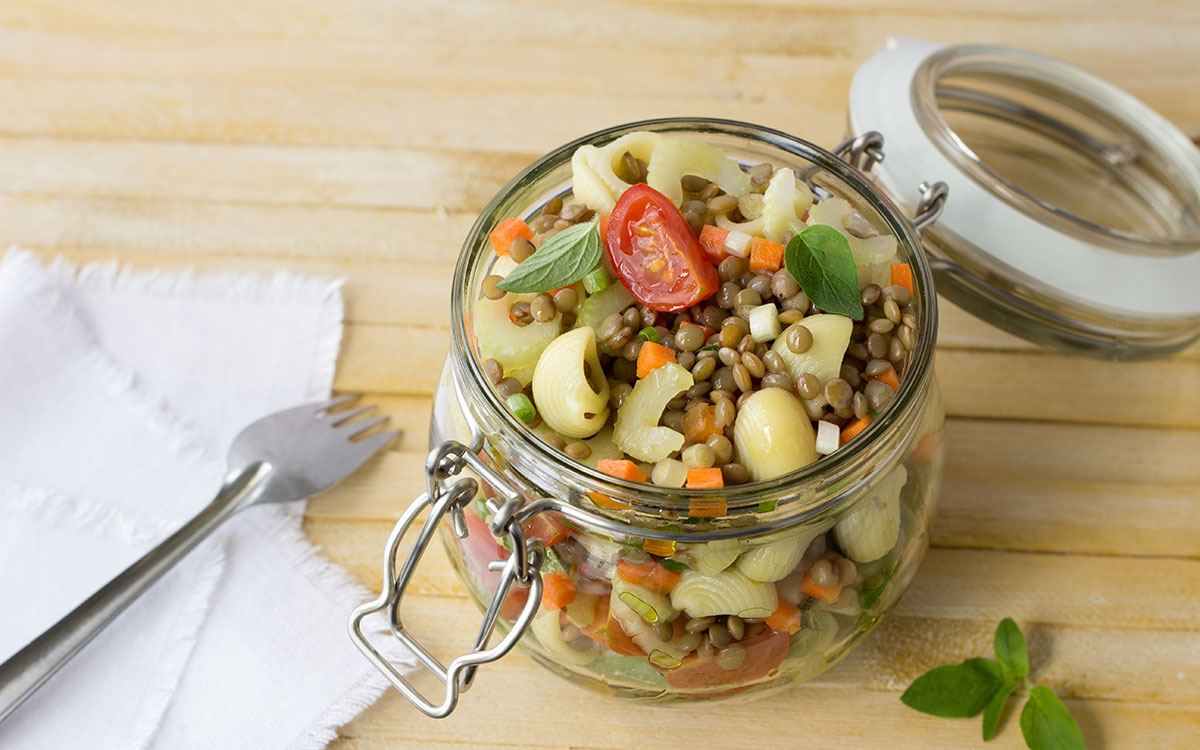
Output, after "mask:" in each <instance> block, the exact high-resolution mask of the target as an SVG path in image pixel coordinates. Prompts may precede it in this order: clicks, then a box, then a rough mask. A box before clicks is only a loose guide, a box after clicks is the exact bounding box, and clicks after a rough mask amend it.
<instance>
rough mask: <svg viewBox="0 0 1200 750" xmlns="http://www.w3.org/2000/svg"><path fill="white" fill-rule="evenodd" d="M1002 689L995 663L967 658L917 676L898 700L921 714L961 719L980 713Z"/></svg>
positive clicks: (1001, 680)
mask: <svg viewBox="0 0 1200 750" xmlns="http://www.w3.org/2000/svg"><path fill="white" fill-rule="evenodd" d="M1003 686H1004V680H1003V678H1002V677H1001V672H1000V665H999V664H997V663H996V662H994V661H992V660H991V659H967V660H966V661H964V662H963V663H962V664H947V665H946V666H942V667H936V668H935V669H931V670H930V671H928V672H926V673H925V674H923V675H921V676H920V677H918V678H917V679H916V680H914V681H913V684H911V685H909V686H908V690H905V691H904V695H902V696H900V700H902V701H904V705H906V706H908V707H909V708H915V709H916V710H918V711H921V712H922V713H927V714H933V715H934V716H941V717H943V718H947V719H961V718H966V717H968V716H975V715H976V714H978V713H979V712H980V711H982V710H983V709H984V707H985V706H986V705H987V704H988V703H989V702H990V701H991V700H992V698H993V697H994V696H995V695H996V693H997V692H999V690H1000V689H1001V688H1002V687H1003Z"/></svg>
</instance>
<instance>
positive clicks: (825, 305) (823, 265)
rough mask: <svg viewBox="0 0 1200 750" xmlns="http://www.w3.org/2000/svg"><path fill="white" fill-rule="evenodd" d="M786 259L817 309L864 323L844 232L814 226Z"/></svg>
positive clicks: (793, 241) (796, 240) (794, 244)
mask: <svg viewBox="0 0 1200 750" xmlns="http://www.w3.org/2000/svg"><path fill="white" fill-rule="evenodd" d="M783 258H784V263H785V265H786V266H787V270H788V273H790V274H791V275H792V277H793V278H794V279H796V281H798V282H799V283H800V286H801V288H803V289H804V293H805V294H807V295H808V298H809V299H811V300H812V301H813V302H814V303H816V305H817V306H818V307H820V308H821V309H822V310H824V311H826V312H831V313H837V314H839V315H845V316H847V317H849V318H852V319H854V320H862V319H863V307H862V298H861V297H860V296H859V292H858V269H857V268H856V267H855V265H854V254H853V253H851V252H850V243H849V242H847V241H846V238H845V237H844V236H843V235H842V233H841V232H839V231H837V230H836V229H834V228H833V227H827V226H825V225H824V224H814V225H813V226H811V227H808V228H807V229H805V230H803V231H802V232H800V233H799V234H797V235H796V236H795V237H792V239H791V240H789V241H788V244H787V250H786V251H785V252H784V256H783ZM526 262H528V261H526ZM501 288H502V289H503V288H504V286H503V285H501Z"/></svg>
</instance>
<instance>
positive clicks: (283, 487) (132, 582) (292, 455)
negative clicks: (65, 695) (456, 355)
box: [0, 395, 399, 721]
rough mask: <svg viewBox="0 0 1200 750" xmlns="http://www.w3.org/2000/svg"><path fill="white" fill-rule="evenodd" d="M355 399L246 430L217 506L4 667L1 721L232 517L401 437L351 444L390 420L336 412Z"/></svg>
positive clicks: (338, 471)
mask: <svg viewBox="0 0 1200 750" xmlns="http://www.w3.org/2000/svg"><path fill="white" fill-rule="evenodd" d="M357 399H358V396H356V395H348V396H341V397H338V398H335V399H332V400H330V401H326V402H323V403H315V404H306V405H304V406H297V407H295V408H292V409H286V410H284V411H280V412H276V413H274V414H271V415H269V416H266V417H263V418H262V419H260V420H258V421H257V422H254V423H253V424H251V425H250V426H249V427H247V428H245V429H244V430H242V431H241V433H239V434H238V436H237V437H236V438H234V441H233V445H232V446H231V447H230V449H229V456H228V473H227V474H226V478H225V483H224V485H223V486H222V487H221V489H220V491H219V492H217V496H216V497H215V498H214V499H213V501H212V502H211V503H209V504H208V505H207V506H206V507H205V508H204V509H203V510H201V511H200V512H199V513H197V514H196V516H195V517H194V518H192V520H190V521H188V522H187V523H186V524H185V525H184V526H183V528H181V529H179V531H176V532H175V533H174V534H172V535H171V536H169V537H167V538H166V539H165V540H163V541H162V542H161V543H160V544H159V545H158V546H157V547H155V548H154V549H152V550H150V551H149V552H147V553H146V554H145V555H144V556H142V558H141V559H140V560H138V561H137V562H135V563H133V564H132V565H130V566H129V567H128V568H126V569H125V570H124V572H122V573H121V574H119V575H118V576H117V577H116V578H114V579H112V580H111V581H109V582H108V583H107V584H105V585H104V587H103V588H101V589H100V590H99V591H97V592H96V593H94V594H92V595H91V596H90V597H89V598H88V599H87V600H86V601H84V602H83V603H82V604H80V605H79V606H78V607H76V608H75V609H74V610H73V611H72V612H71V613H69V614H68V615H66V616H65V617H63V618H62V619H61V620H59V621H58V622H57V623H55V624H54V625H53V626H52V627H51V628H50V629H49V630H47V631H46V632H44V633H42V634H41V635H40V636H38V637H37V638H36V639H34V640H33V641H32V642H31V643H30V644H29V645H27V646H25V647H24V648H23V649H21V650H20V651H18V652H17V653H16V654H14V655H13V656H12V657H11V658H9V659H8V661H6V662H4V663H3V664H0V721H4V719H5V718H6V717H7V716H8V715H9V714H11V713H12V712H13V710H14V709H16V707H17V706H19V705H21V703H22V702H24V701H25V699H26V698H28V697H29V696H30V695H32V694H33V693H34V691H36V690H37V689H38V688H39V687H41V686H42V684H43V683H45V682H46V680H48V679H50V676H51V675H53V674H54V673H55V672H57V671H58V670H59V668H60V667H62V665H63V664H66V663H67V661H69V660H70V659H71V657H73V656H74V655H75V654H77V653H78V652H79V650H80V649H82V648H83V647H84V646H85V645H87V643H88V642H89V641H91V640H92V638H95V637H96V635H97V634H98V633H100V631H101V630H103V629H104V628H105V627H106V626H107V625H108V624H109V623H110V622H112V621H113V620H114V619H115V618H116V616H117V615H119V614H120V613H121V612H122V611H123V610H124V609H125V608H126V607H128V606H129V605H130V604H132V603H133V602H134V600H136V599H137V598H138V597H139V596H141V595H142V593H144V592H145V591H146V590H147V589H149V588H150V586H151V585H152V584H153V583H154V582H155V581H157V580H158V579H159V578H161V577H162V576H163V574H164V573H166V572H167V571H168V570H170V569H171V568H172V567H173V566H174V565H175V564H176V563H177V562H179V561H180V560H182V559H183V558H184V557H185V556H186V555H187V553H188V552H190V551H191V550H192V549H194V548H195V547H196V545H197V544H199V543H200V542H201V541H203V540H204V539H205V538H206V537H208V535H209V534H211V533H213V531H215V530H216V529H217V527H218V526H220V525H221V524H222V523H223V522H224V521H225V520H226V519H227V518H229V517H230V516H232V515H233V514H234V513H236V512H238V511H239V510H242V509H243V508H248V507H250V506H251V505H261V504H264V503H286V502H290V501H293V500H302V499H304V498H306V497H309V496H311V495H315V494H316V493H318V492H320V491H322V490H325V489H328V488H329V487H331V486H333V485H334V484H336V483H338V482H340V481H341V480H342V479H344V478H346V477H347V476H349V475H350V474H351V473H352V472H353V471H354V470H356V469H357V468H358V467H360V466H362V465H363V463H365V462H366V460H367V459H368V458H370V457H371V456H373V455H375V454H376V453H378V452H379V450H380V449H382V448H383V447H384V446H385V445H386V444H387V443H388V442H389V441H391V440H392V438H394V437H395V436H396V435H398V434H399V432H398V431H396V432H387V433H383V434H379V435H372V436H369V437H365V438H363V439H361V440H353V438H356V437H359V436H361V435H363V434H364V433H366V432H367V431H368V430H370V429H371V428H373V427H376V426H378V425H380V424H383V423H384V422H386V421H387V417H378V418H375V419H369V420H360V421H352V420H354V419H355V418H356V417H359V416H361V415H364V414H366V413H368V412H370V411H371V410H372V409H373V408H374V407H372V406H364V407H361V408H356V409H349V410H341V411H335V409H336V408H337V407H339V406H345V405H347V404H350V403H351V402H353V401H355V400H357Z"/></svg>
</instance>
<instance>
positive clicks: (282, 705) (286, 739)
mask: <svg viewBox="0 0 1200 750" xmlns="http://www.w3.org/2000/svg"><path fill="white" fill-rule="evenodd" d="M341 311H342V308H341V296H340V286H339V284H338V283H335V282H329V281H324V280H314V279H303V278H299V277H295V276H292V275H289V274H278V275H276V276H274V277H271V278H256V277H234V276H230V275H216V276H193V275H191V274H189V273H176V274H165V273H134V272H130V271H123V270H119V269H118V268H117V267H116V266H115V264H98V265H93V266H89V267H87V268H84V269H82V270H81V271H80V270H78V269H75V268H74V267H72V266H71V265H70V264H66V263H62V262H57V263H55V264H53V265H52V266H51V267H50V268H48V269H47V268H43V267H42V266H41V265H40V264H39V263H38V262H37V261H36V260H35V259H34V258H33V256H32V255H31V254H29V253H26V252H21V251H10V252H9V254H8V255H7V256H6V257H5V258H4V260H3V261H2V262H0V601H3V602H5V603H6V606H5V607H2V608H0V659H4V658H7V657H8V656H9V655H11V654H12V653H13V652H15V651H16V650H18V649H19V648H20V647H21V646H22V645H24V643H26V642H27V641H28V640H29V639H30V638H31V637H33V636H34V635H36V634H37V633H39V632H41V630H43V629H44V628H45V627H47V626H49V625H50V624H52V623H53V622H55V621H56V620H57V619H58V618H59V617H60V616H61V615H63V614H65V613H66V612H68V611H69V610H70V609H71V608H73V607H74V606H75V605H76V604H77V603H78V602H79V601H81V600H82V599H83V598H85V597H86V595H87V594H89V593H90V592H91V591H93V590H95V589H96V588H97V587H98V586H100V585H101V584H103V583H104V582H105V581H106V580H108V579H109V578H110V577H111V576H112V575H114V574H115V573H117V572H119V571H120V570H121V569H122V568H123V567H124V566H125V565H127V564H128V563H129V562H131V561H132V560H134V559H136V558H137V557H138V556H139V555H140V554H142V553H143V552H144V551H145V550H146V549H148V548H149V547H150V546H152V545H153V543H154V542H156V541H157V540H158V539H161V538H162V537H163V536H165V535H166V534H167V533H169V532H170V531H171V530H173V529H174V528H176V527H178V526H179V525H180V524H181V523H182V522H184V521H185V520H186V519H187V518H189V517H190V516H191V515H192V514H193V513H195V512H196V511H197V510H199V509H200V508H201V507H203V505H204V504H205V503H207V502H208V500H210V499H211V497H212V495H213V493H214V492H215V490H216V488H217V486H218V485H219V482H220V478H221V476H222V475H223V474H224V465H223V464H224V461H223V453H224V450H225V448H226V447H227V446H228V444H229V442H230V441H231V440H232V438H233V436H234V435H235V434H236V433H237V432H238V430H240V429H241V428H242V427H243V426H245V425H246V424H247V423H248V422H250V421H252V420H253V419H255V418H257V417H259V416H262V415H264V414H266V413H269V412H271V411H275V410H276V409H279V408H284V407H286V406H290V405H294V404H296V403H301V402H304V401H313V400H318V399H321V398H324V397H326V396H328V393H329V389H330V386H331V383H332V380H333V372H334V366H335V362H336V358H337V348H338V344H339V341H340V337H341ZM302 506H303V504H302V503H297V504H293V505H292V506H275V507H264V508H255V509H251V510H249V511H246V512H244V513H243V514H241V516H239V517H237V518H235V519H233V520H232V521H231V522H230V524H229V526H228V528H227V529H225V530H223V531H222V532H221V533H220V534H219V535H218V536H217V537H215V538H214V539H213V540H211V541H210V542H208V543H206V544H205V545H202V547H201V548H199V549H197V550H196V551H195V552H194V553H193V554H192V555H190V556H189V557H188V558H187V560H186V561H185V562H184V563H183V564H182V565H181V567H180V568H179V569H178V570H176V571H173V572H172V573H171V574H170V575H169V576H168V577H167V578H165V579H164V580H163V581H162V582H160V584H159V585H158V586H156V587H155V589H154V591H153V592H151V593H150V594H147V596H146V597H145V598H144V599H143V600H141V601H139V602H138V603H137V604H136V605H135V606H134V607H132V608H131V609H130V610H129V611H127V612H126V613H124V614H123V615H122V616H121V617H120V618H119V620H118V621H117V622H115V623H113V625H111V626H110V627H109V630H108V631H107V632H106V633H104V634H103V635H102V636H101V637H100V638H98V639H97V640H96V641H94V642H93V643H92V644H91V645H89V646H88V647H87V648H86V649H85V650H84V651H83V652H82V653H81V654H80V655H79V656H77V657H76V658H75V660H74V661H72V662H71V663H70V664H68V665H67V666H66V667H65V668H64V669H63V670H62V671H61V672H60V673H59V674H58V675H56V676H55V677H54V678H53V679H52V680H51V681H50V682H49V683H47V685H46V686H44V687H43V688H42V689H41V690H40V691H39V693H38V694H37V695H35V696H34V697H33V698H32V699H30V701H29V702H27V703H26V704H25V705H24V706H22V707H21V708H20V709H18V710H17V711H16V712H15V713H14V714H13V715H12V716H11V717H10V718H9V719H8V720H6V721H5V722H4V723H2V724H0V746H2V747H5V748H48V747H54V748H59V747H62V748H68V747H82V746H87V747H90V748H145V747H151V748H171V750H177V749H183V750H186V749H187V748H213V747H221V748H241V747H246V748H249V747H254V748H314V747H322V746H324V745H325V744H326V743H327V742H328V741H329V740H330V739H332V738H333V737H334V736H335V731H336V727H337V726H339V725H340V724H342V723H344V722H345V721H347V720H349V719H350V718H351V717H353V716H354V715H355V714H357V713H358V712H359V711H361V710H362V709H363V708H364V707H366V706H367V705H369V704H370V702H372V701H373V700H374V698H375V696H377V695H378V693H379V692H380V691H381V690H382V688H383V685H384V682H383V680H382V677H380V676H379V675H378V674H377V673H375V672H374V670H373V669H372V668H371V667H370V666H369V665H368V664H367V663H366V662H365V661H364V660H363V659H362V658H361V657H360V656H359V655H358V654H357V652H356V651H355V650H354V648H353V646H352V645H351V644H350V643H349V640H348V639H347V637H346V635H345V633H346V630H345V620H346V617H347V614H348V612H349V610H350V609H351V608H352V607H353V606H354V605H355V604H357V603H358V602H360V601H363V600H364V599H366V598H368V593H367V592H366V591H365V590H363V589H362V588H361V587H359V586H357V585H355V584H354V583H353V581H352V580H351V579H350V578H349V576H348V575H347V574H346V573H345V572H344V571H342V570H341V569H339V568H337V567H336V566H332V565H330V564H329V563H328V562H326V561H324V560H322V559H321V558H320V557H319V556H318V555H317V553H316V551H315V550H314V549H313V548H312V547H311V545H309V544H308V542H307V541H306V539H305V538H304V535H303V532H302V531H301V530H300V514H301V513H302V511H303V507H302ZM388 655H389V656H390V657H391V658H393V659H395V660H398V661H405V659H403V658H401V655H400V653H399V652H398V650H397V649H394V648H392V649H390V653H389V654H388Z"/></svg>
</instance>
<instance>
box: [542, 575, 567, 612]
mask: <svg viewBox="0 0 1200 750" xmlns="http://www.w3.org/2000/svg"><path fill="white" fill-rule="evenodd" d="M573 601H575V582H574V581H572V580H571V576H569V575H567V574H566V573H564V572H562V571H561V570H556V571H554V572H552V573H547V574H545V575H544V576H542V606H543V607H545V608H546V609H562V608H563V607H565V606H567V605H568V604H570V603H571V602H573Z"/></svg>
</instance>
